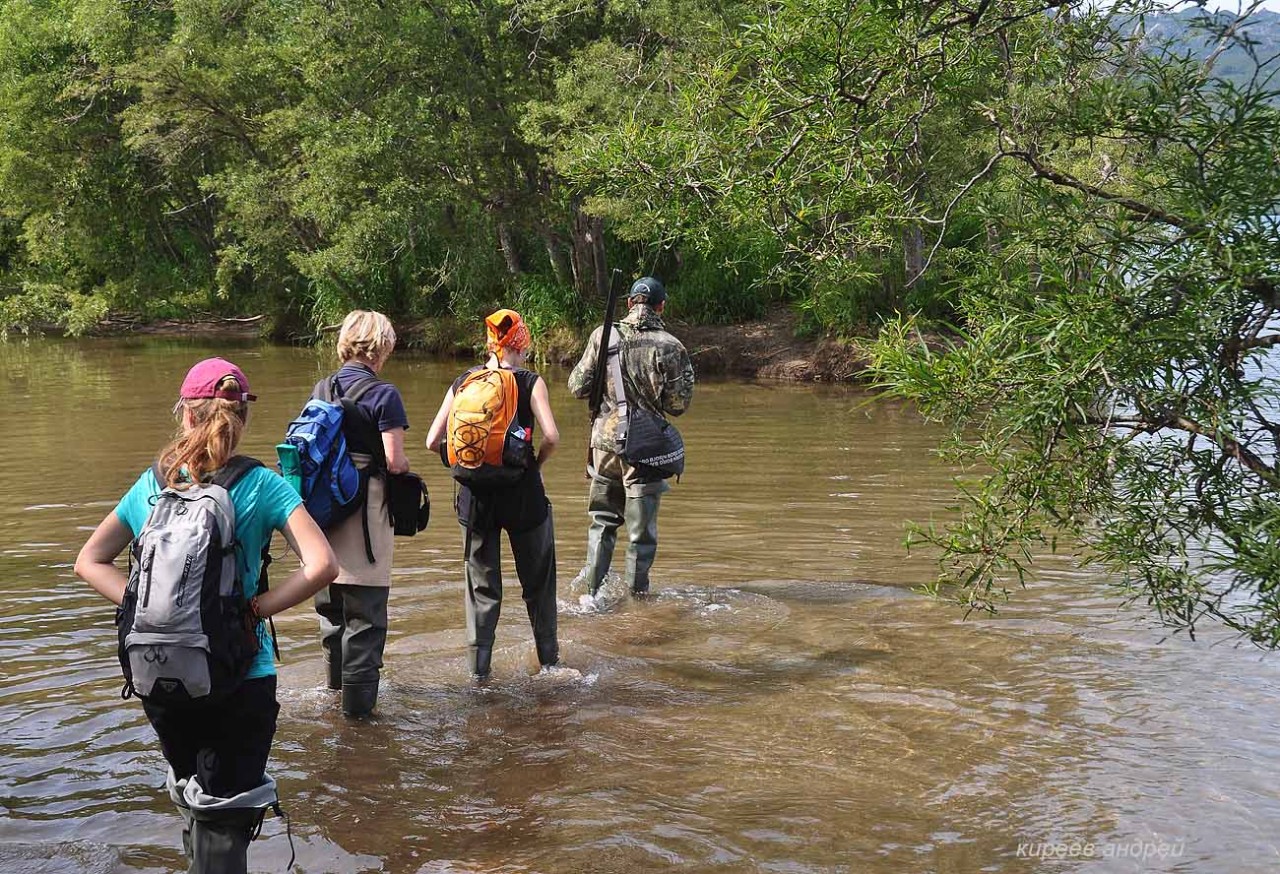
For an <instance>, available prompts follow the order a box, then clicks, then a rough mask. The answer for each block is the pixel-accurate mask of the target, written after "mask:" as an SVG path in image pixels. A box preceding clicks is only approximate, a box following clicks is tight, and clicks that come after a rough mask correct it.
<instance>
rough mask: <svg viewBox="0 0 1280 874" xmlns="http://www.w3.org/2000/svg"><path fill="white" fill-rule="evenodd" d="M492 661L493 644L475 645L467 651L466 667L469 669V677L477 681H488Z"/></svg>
mask: <svg viewBox="0 0 1280 874" xmlns="http://www.w3.org/2000/svg"><path fill="white" fill-rule="evenodd" d="M492 661H493V644H487V643H477V644H473V645H472V646H471V647H470V649H468V650H467V667H469V668H471V676H472V677H474V678H475V679H477V680H487V679H489V673H490V670H491V664H490V663H491V662H492Z"/></svg>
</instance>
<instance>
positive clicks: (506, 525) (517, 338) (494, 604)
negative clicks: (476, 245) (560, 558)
mask: <svg viewBox="0 0 1280 874" xmlns="http://www.w3.org/2000/svg"><path fill="white" fill-rule="evenodd" d="M485 330H486V332H487V337H488V339H487V346H488V350H489V358H488V360H487V361H486V362H485V363H484V364H481V365H478V366H476V367H473V368H471V369H470V370H468V371H466V372H465V373H463V374H462V375H461V376H459V377H458V378H457V379H456V380H455V381H454V383H453V385H452V386H451V387H450V388H449V391H448V392H447V393H446V394H445V396H444V402H443V403H441V405H440V410H439V412H438V413H436V418H435V421H433V422H432V423H431V431H430V433H428V434H427V446H428V447H429V448H430V449H432V450H439V449H442V448H443V449H444V450H445V454H446V455H447V457H448V458H449V460H448V461H447V462H446V463H449V464H452V465H453V469H454V478H455V479H457V480H458V481H459V483H460V487H459V489H458V499H457V511H458V522H459V523H460V524H461V525H462V529H463V544H464V547H463V549H464V555H465V559H466V571H465V573H466V595H465V601H464V604H465V608H466V621H467V662H468V666H469V667H470V669H471V673H472V674H473V675H474V676H475V677H476V678H477V679H481V680H483V679H485V678H487V677H488V676H489V673H490V669H491V665H492V658H493V644H494V637H495V634H496V633H497V629H498V613H499V611H500V610H501V609H502V567H501V565H500V564H499V550H500V549H501V546H502V540H501V538H502V532H503V531H504V530H505V531H506V532H507V539H508V540H509V541H510V542H511V553H512V555H513V556H514V557H515V563H516V575H517V576H518V577H519V578H520V588H521V593H522V596H523V598H524V603H525V608H526V609H527V611H528V613H529V624H530V625H532V626H533V641H534V646H535V648H536V649H537V654H538V661H539V663H540V664H541V665H542V667H544V668H549V667H551V666H553V665H555V664H557V663H558V662H559V659H560V647H559V643H558V641H557V637H556V543H555V529H554V527H553V525H552V520H551V502H550V501H548V500H547V491H546V488H545V487H544V486H543V484H542V465H543V464H544V463H545V462H546V460H547V459H548V458H550V457H551V454H552V453H553V452H555V449H556V446H557V445H558V444H559V442H560V431H559V429H558V428H557V427H556V420H555V417H554V416H553V415H552V414H551V403H550V400H549V399H548V394H547V384H546V382H545V381H544V380H543V379H542V377H541V376H539V375H538V374H536V373H534V372H533V371H532V370H526V369H525V367H524V363H525V358H526V356H527V355H528V354H529V349H530V347H531V346H532V345H533V341H532V338H531V337H530V335H529V329H528V327H526V326H525V323H524V320H523V319H522V318H521V317H520V314H519V313H517V312H515V311H514V310H507V309H503V310H498V311H497V312H496V313H493V314H492V315H490V316H489V317H488V318H486V319H485ZM504 374H505V375H504ZM499 377H501V378H499ZM508 389H510V392H509V393H508ZM499 407H502V408H505V409H506V410H507V411H508V412H507V415H509V417H510V422H502V423H500V424H501V428H500V429H499V428H498V427H495V423H494V422H492V421H482V420H483V419H484V418H485V417H486V416H487V415H488V411H490V410H494V409H496V408H499ZM463 408H465V409H463ZM460 413H465V414H460ZM535 424H536V425H537V427H538V428H540V429H541V430H542V444H541V446H539V447H538V451H537V454H536V456H535V455H534V454H533V448H532V447H533V441H534V436H533V432H534V425H535ZM481 443H483V444H485V448H484V450H483V451H481V445H480V444H481ZM490 447H491V448H490ZM513 447H520V448H522V449H523V451H522V452H521V451H519V450H516V449H513ZM468 454H474V457H473V458H471V459H468V458H467V456H468ZM491 454H492V455H493V456H494V457H492V458H490V457H489V455H491ZM455 462H456V463H455Z"/></svg>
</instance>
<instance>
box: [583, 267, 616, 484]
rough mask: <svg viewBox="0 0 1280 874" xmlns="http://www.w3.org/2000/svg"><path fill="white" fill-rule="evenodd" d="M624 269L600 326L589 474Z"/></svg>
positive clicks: (589, 423) (592, 397) (611, 288)
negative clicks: (593, 438)
mask: <svg viewBox="0 0 1280 874" xmlns="http://www.w3.org/2000/svg"><path fill="white" fill-rule="evenodd" d="M620 279H622V271H621V270H619V269H618V268H617V267H615V268H614V269H613V275H612V277H611V278H610V281H609V297H608V300H607V301H606V302H605V305H604V325H603V326H602V327H601V328H600V348H599V349H597V350H596V369H595V371H594V372H593V373H592V374H591V393H590V394H589V395H587V406H588V409H589V410H590V411H591V418H590V419H589V420H588V421H587V476H588V477H589V476H590V475H591V432H592V431H593V430H594V429H595V425H596V419H597V418H599V416H600V407H601V405H602V404H603V403H604V383H605V374H606V373H607V371H608V369H609V368H608V362H609V334H610V333H611V332H612V331H613V311H614V308H615V307H617V305H618V294H619V292H620V291H621V290H622V284H621V282H619V280H620Z"/></svg>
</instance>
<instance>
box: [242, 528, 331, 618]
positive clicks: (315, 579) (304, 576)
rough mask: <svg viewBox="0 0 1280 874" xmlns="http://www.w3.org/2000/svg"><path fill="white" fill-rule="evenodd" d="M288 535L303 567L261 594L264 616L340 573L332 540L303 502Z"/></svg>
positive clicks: (304, 597)
mask: <svg viewBox="0 0 1280 874" xmlns="http://www.w3.org/2000/svg"><path fill="white" fill-rule="evenodd" d="M284 536H285V539H286V540H288V541H289V546H290V548H292V549H293V551H294V553H295V554H296V555H297V556H298V558H299V559H300V560H301V561H302V567H300V568H298V569H297V570H296V571H294V572H293V573H291V574H289V576H288V577H286V578H285V581H284V582H283V583H276V584H274V585H272V586H271V588H270V589H269V590H267V591H265V592H263V593H262V594H261V595H259V596H258V601H257V603H258V615H259V616H261V617H263V618H264V619H265V618H266V617H268V616H274V615H275V614H277V613H279V612H280V611H282V610H288V609H289V608H290V607H292V606H293V605H294V604H298V603H301V602H302V601H305V600H307V599H308V598H310V597H311V596H312V595H314V594H315V593H316V592H318V591H320V590H321V589H323V588H324V587H325V586H327V585H329V584H330V583H332V582H333V580H334V578H335V577H337V576H338V560H337V559H336V558H335V557H334V555H333V550H332V549H331V548H330V547H329V541H328V539H327V538H326V537H325V536H324V532H323V531H321V530H320V526H318V525H316V523H315V520H314V519H312V518H311V514H310V513H308V512H307V510H306V508H305V507H303V506H302V505H301V504H299V505H298V506H297V507H295V508H294V510H293V512H292V513H290V514H289V518H288V520H287V521H286V522H285V523H284Z"/></svg>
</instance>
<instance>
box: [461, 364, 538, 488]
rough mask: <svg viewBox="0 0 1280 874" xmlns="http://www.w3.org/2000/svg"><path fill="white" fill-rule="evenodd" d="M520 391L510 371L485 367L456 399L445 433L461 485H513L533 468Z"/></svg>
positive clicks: (464, 382)
mask: <svg viewBox="0 0 1280 874" xmlns="http://www.w3.org/2000/svg"><path fill="white" fill-rule="evenodd" d="M519 401H520V389H519V386H518V385H517V384H516V377H515V374H514V373H512V372H511V371H510V370H490V369H489V368H487V367H481V368H479V369H477V370H474V371H472V372H471V373H469V374H467V375H466V377H464V378H463V380H462V384H461V385H459V386H458V390H457V392H455V393H454V395H453V406H452V407H451V408H450V410H449V424H448V428H447V429H446V431H445V446H446V455H447V458H448V464H449V466H450V468H452V472H453V478H454V479H456V480H457V481H458V482H461V483H466V484H468V485H478V486H501V485H510V484H512V483H514V482H516V481H517V480H519V479H520V478H521V477H522V476H524V472H525V470H526V469H527V468H528V467H529V466H530V465H531V464H532V463H533V445H532V443H531V438H532V436H533V435H532V434H531V433H529V431H527V430H526V429H525V428H524V427H522V426H521V424H520V422H519V420H518V418H517V416H516V411H517V410H518V409H519Z"/></svg>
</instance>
